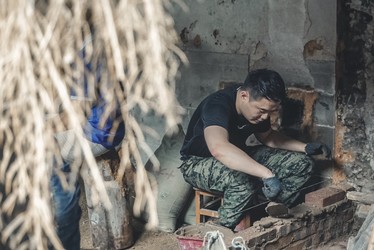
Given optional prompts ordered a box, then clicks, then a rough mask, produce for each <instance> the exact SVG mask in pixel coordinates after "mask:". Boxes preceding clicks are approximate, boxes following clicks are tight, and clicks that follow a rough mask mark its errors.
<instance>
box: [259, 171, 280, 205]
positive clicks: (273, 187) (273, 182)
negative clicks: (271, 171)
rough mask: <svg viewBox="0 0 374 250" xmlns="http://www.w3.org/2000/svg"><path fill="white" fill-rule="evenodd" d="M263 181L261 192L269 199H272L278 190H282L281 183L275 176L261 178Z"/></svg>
mask: <svg viewBox="0 0 374 250" xmlns="http://www.w3.org/2000/svg"><path fill="white" fill-rule="evenodd" d="M262 181H263V182H264V187H263V188H262V192H264V195H265V196H266V198H268V199H269V200H271V201H272V200H274V199H275V198H276V197H277V196H278V194H279V193H280V191H281V190H282V184H281V182H280V181H279V179H278V178H277V177H275V176H273V177H269V178H265V179H262Z"/></svg>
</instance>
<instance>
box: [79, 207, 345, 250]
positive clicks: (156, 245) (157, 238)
mask: <svg viewBox="0 0 374 250" xmlns="http://www.w3.org/2000/svg"><path fill="white" fill-rule="evenodd" d="M83 207H84V206H83ZM80 224H81V249H83V250H92V249H94V248H93V246H92V238H91V231H90V224H89V219H88V213H87V210H85V209H83V215H82V219H81V223H80ZM133 227H134V245H133V246H131V247H130V248H128V249H130V250H133V249H136V250H146V249H147V250H178V249H181V248H180V246H179V244H180V243H179V242H178V239H177V236H176V234H174V233H164V232H156V231H146V230H144V225H143V223H141V222H139V221H136V220H135V221H134V223H133ZM347 241H348V237H345V238H340V239H337V240H335V241H332V242H330V243H328V244H327V245H325V246H320V247H319V248H316V250H345V249H346V246H347ZM181 244H183V243H181Z"/></svg>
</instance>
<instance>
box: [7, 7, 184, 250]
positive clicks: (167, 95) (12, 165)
mask: <svg viewBox="0 0 374 250" xmlns="http://www.w3.org/2000/svg"><path fill="white" fill-rule="evenodd" d="M169 5H170V2H169V1H167V0H143V1H135V0H127V1H125V0H123V1H121V0H112V1H110V0H100V1H90V0H80V1H70V0H55V1H46V0H39V1H29V0H14V1H1V2H0V34H1V38H2V39H1V40H0V114H1V119H0V145H1V146H0V191H1V193H0V232H1V233H0V236H1V239H0V240H1V242H2V244H4V245H7V246H8V247H9V248H11V249H45V247H46V245H47V242H48V241H51V242H52V244H53V245H54V246H55V247H57V248H61V246H60V244H59V241H58V239H57V237H56V235H55V232H54V227H53V214H52V211H51V206H50V199H51V197H50V190H49V180H50V176H51V172H52V166H53V165H55V164H53V163H54V162H57V163H61V161H62V159H61V155H60V152H59V148H58V145H57V144H56V142H55V140H54V133H55V131H56V130H66V129H67V128H68V127H71V128H74V131H75V133H76V136H77V138H78V141H79V144H80V146H81V148H82V151H83V153H84V156H85V161H86V163H87V164H86V165H87V166H88V168H89V170H90V171H91V174H92V176H93V179H94V181H92V182H91V183H92V190H93V193H94V194H96V195H95V196H94V197H91V198H92V200H93V201H96V202H98V201H100V202H103V203H104V204H105V206H107V207H110V204H109V200H108V197H107V195H106V193H105V189H104V183H103V180H102V178H101V176H100V172H99V170H98V168H97V165H96V162H95V159H94V157H93V155H92V153H91V151H90V148H89V146H88V144H87V141H86V140H85V139H84V136H83V132H82V128H81V126H80V124H81V123H82V122H83V121H84V120H85V118H86V112H87V110H86V107H84V106H81V107H78V108H76V107H75V106H73V104H72V102H71V100H70V97H69V96H70V92H71V91H72V90H74V91H76V92H79V91H81V92H82V91H83V90H82V88H81V87H80V86H79V85H77V84H76V82H77V79H80V78H82V75H83V74H84V73H87V72H84V63H85V62H84V60H89V61H90V62H93V63H92V65H96V63H97V62H98V61H100V60H102V61H104V62H105V64H102V65H101V69H100V70H101V72H103V75H102V76H101V78H102V79H108V81H100V82H99V84H100V86H99V88H100V90H101V91H102V93H104V95H103V96H104V98H105V100H106V101H107V103H108V104H109V105H108V107H109V108H108V110H107V113H108V114H109V113H110V112H111V111H112V110H111V109H114V108H115V107H116V105H117V104H119V105H120V107H121V113H122V117H123V119H124V122H125V127H126V137H125V140H124V141H123V144H122V147H121V150H120V156H121V164H120V168H119V169H118V173H117V178H118V180H119V181H121V180H122V179H123V177H124V173H125V170H126V168H129V167H131V164H135V165H136V169H137V173H136V181H135V185H136V200H135V207H134V212H135V214H139V213H140V211H141V210H142V209H144V206H145V204H147V208H148V209H149V211H148V213H149V215H150V219H149V224H148V226H149V227H153V226H155V225H156V224H157V212H156V207H155V204H156V203H155V197H154V194H153V192H152V190H151V187H150V184H149V181H148V178H147V175H146V172H145V171H144V163H143V162H142V160H141V152H145V153H148V154H149V155H151V154H152V152H151V150H150V149H149V147H148V146H147V144H146V142H145V140H144V134H143V133H144V131H145V130H150V131H152V130H151V128H143V126H142V124H141V123H139V121H137V120H136V118H135V117H134V116H133V113H132V112H133V110H134V109H135V108H136V109H140V110H141V112H142V113H144V114H146V113H147V112H154V113H156V114H157V115H160V116H162V117H164V120H165V123H166V128H165V130H167V129H168V128H176V125H177V124H178V123H179V122H180V119H181V118H180V115H181V109H180V106H179V104H178V102H177V100H176V97H175V94H174V90H175V82H174V79H175V76H176V73H177V69H178V67H179V62H180V61H181V60H182V61H186V59H185V56H184V55H183V53H182V52H181V51H180V50H179V49H178V48H177V47H176V43H177V35H176V33H175V31H174V28H173V20H172V18H171V17H170V16H169V15H168V14H167V12H166V7H167V6H169ZM87 41H91V42H87ZM82 47H85V57H84V58H83V59H84V60H82V56H81V55H80V54H79V53H78V52H79V51H81V50H82ZM95 70H96V69H94V70H93V71H92V72H91V74H90V75H88V76H87V77H88V79H90V80H89V81H88V83H89V87H92V88H93V85H94V84H93V83H94V81H95V80H96V79H95V78H96V71H95ZM91 92H93V91H92V89H91V90H90V89H89V93H91ZM61 108H62V109H63V110H65V111H66V113H67V114H68V117H67V118H68V119H67V120H68V124H65V123H64V122H63V121H62V120H61V119H60V118H59V116H58V114H59V111H60V109H61ZM130 159H132V161H130ZM152 160H153V161H156V159H152ZM79 168H80V165H79V164H73V165H72V172H73V173H74V174H75V175H78V173H79ZM75 178H76V176H75ZM83 178H88V176H83ZM0 245H1V244H0Z"/></svg>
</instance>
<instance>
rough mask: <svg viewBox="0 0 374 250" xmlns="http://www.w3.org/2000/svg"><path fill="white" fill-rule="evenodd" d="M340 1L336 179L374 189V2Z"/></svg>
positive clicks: (365, 0)
mask: <svg viewBox="0 0 374 250" xmlns="http://www.w3.org/2000/svg"><path fill="white" fill-rule="evenodd" d="M343 2H344V3H343ZM343 2H342V3H340V4H339V6H338V7H339V8H338V10H339V12H338V16H339V20H341V21H340V22H339V23H338V36H339V39H338V41H339V42H338V44H339V46H338V49H337V51H338V63H337V91H338V92H337V96H338V98H337V129H336V138H337V140H336V155H335V158H336V162H337V167H336V169H335V171H334V178H335V180H336V181H339V180H341V179H343V178H347V179H348V181H349V182H350V183H351V185H353V186H354V187H356V189H358V190H361V191H363V192H373V190H374V182H373V179H374V155H373V149H374V120H373V114H374V83H373V82H374V64H373V62H374V61H373V54H374V40H373V36H374V20H373V17H374V3H373V2H372V1H370V0H361V1H359V0H349V1H343Z"/></svg>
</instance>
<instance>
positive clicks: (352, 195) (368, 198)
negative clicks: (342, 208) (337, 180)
mask: <svg viewBox="0 0 374 250" xmlns="http://www.w3.org/2000/svg"><path fill="white" fill-rule="evenodd" d="M347 199H348V200H352V201H357V202H361V203H364V204H368V205H371V204H374V194H369V193H362V192H357V191H348V192H347Z"/></svg>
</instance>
